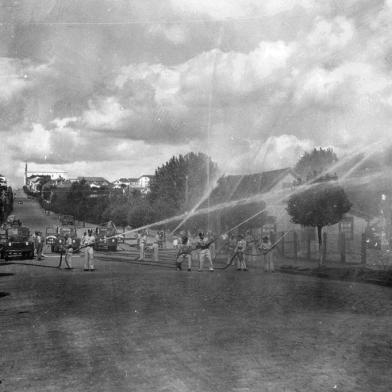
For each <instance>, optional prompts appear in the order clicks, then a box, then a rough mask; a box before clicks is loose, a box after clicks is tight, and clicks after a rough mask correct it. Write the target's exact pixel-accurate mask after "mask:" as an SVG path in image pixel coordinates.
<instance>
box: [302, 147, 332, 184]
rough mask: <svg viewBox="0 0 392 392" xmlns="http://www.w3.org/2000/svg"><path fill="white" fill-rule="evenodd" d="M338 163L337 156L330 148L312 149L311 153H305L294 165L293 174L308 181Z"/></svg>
mask: <svg viewBox="0 0 392 392" xmlns="http://www.w3.org/2000/svg"><path fill="white" fill-rule="evenodd" d="M337 161H338V157H337V155H336V154H335V153H334V151H333V149H332V148H326V149H323V148H319V149H317V148H314V149H313V150H312V151H311V152H305V153H304V155H302V157H301V158H300V159H299V161H298V162H297V164H296V165H295V168H294V170H295V172H296V173H298V174H299V175H300V176H301V177H302V178H303V179H306V180H309V179H311V178H314V177H316V176H317V175H319V174H320V173H322V172H323V171H324V170H326V169H328V168H329V167H330V166H332V165H333V164H334V163H335V162H337Z"/></svg>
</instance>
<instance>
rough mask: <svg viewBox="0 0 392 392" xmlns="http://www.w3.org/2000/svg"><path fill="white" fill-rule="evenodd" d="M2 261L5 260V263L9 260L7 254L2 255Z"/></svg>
mask: <svg viewBox="0 0 392 392" xmlns="http://www.w3.org/2000/svg"><path fill="white" fill-rule="evenodd" d="M4 260H5V261H8V260H9V257H8V253H7V252H5V253H4Z"/></svg>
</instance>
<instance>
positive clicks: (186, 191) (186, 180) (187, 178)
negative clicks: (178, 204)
mask: <svg viewBox="0 0 392 392" xmlns="http://www.w3.org/2000/svg"><path fill="white" fill-rule="evenodd" d="M188 180H189V177H188V174H187V175H186V176H185V208H186V210H188V202H189V195H188V193H189V184H188Z"/></svg>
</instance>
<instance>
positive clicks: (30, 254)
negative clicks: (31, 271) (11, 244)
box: [28, 252, 34, 260]
mask: <svg viewBox="0 0 392 392" xmlns="http://www.w3.org/2000/svg"><path fill="white" fill-rule="evenodd" d="M28 258H29V259H30V260H33V259H34V252H30V253H29V257H28Z"/></svg>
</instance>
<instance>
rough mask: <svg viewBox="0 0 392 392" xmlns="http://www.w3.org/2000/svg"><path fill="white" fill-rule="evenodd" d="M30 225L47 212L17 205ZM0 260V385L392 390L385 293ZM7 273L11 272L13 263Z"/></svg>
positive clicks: (297, 280)
mask: <svg viewBox="0 0 392 392" xmlns="http://www.w3.org/2000/svg"><path fill="white" fill-rule="evenodd" d="M17 214H23V220H24V221H25V222H31V223H32V224H33V227H34V228H35V227H37V228H38V226H39V225H46V224H47V223H48V220H51V219H55V218H52V217H47V216H45V215H43V214H42V213H41V212H40V209H39V207H37V206H36V205H35V204H34V202H33V201H31V202H30V201H29V202H26V204H23V209H22V206H20V208H19V207H18V208H17V211H16V215H17ZM55 265H56V260H55V259H47V260H46V261H45V262H44V263H42V264H41V265H37V263H36V262H32V263H25V262H23V261H16V262H15V263H14V264H6V265H2V266H0V292H2V293H3V296H2V297H0V330H1V339H0V353H1V354H0V369H1V384H0V391H1V392H3V391H4V392H5V391H9V392H11V391H83V392H90V391H94V392H96V391H140V392H144V391H146V392H147V391H148V392H151V391H162V392H164V391H165V392H174V391H181V392H215V391H216V392H226V391H229V392H231V391H233V392H245V391H255V392H256V391H257V392H259V391H261V392H264V391H266V392H270V391H276V392H284V391H287V392H288V391H290V392H292V391H293V392H294V391H298V392H299V391H301V392H315V391H317V392H322V391H353V392H354V391H355V392H360V391H363V392H378V391H390V390H391V385H392V372H391V365H392V328H391V326H392V301H391V299H392V291H391V289H389V288H385V287H380V286H373V285H369V284H355V283H348V282H340V281H333V280H322V279H319V278H312V277H303V276H298V275H286V274H281V273H275V274H266V273H262V272H261V271H259V270H257V271H250V272H237V271H234V270H230V271H218V270H217V271H216V272H214V273H209V272H202V273H198V272H196V271H192V272H186V271H184V272H178V271H175V270H174V269H169V268H162V267H159V266H146V265H136V263H134V262H132V261H131V260H130V261H129V262H128V261H127V260H124V259H118V258H115V257H113V258H110V257H106V258H105V259H98V260H97V262H96V266H97V271H96V272H83V271H82V269H81V266H82V259H76V261H75V263H74V265H75V266H76V267H77V268H75V269H74V270H73V271H67V270H59V269H57V268H55ZM7 274H12V275H7Z"/></svg>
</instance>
